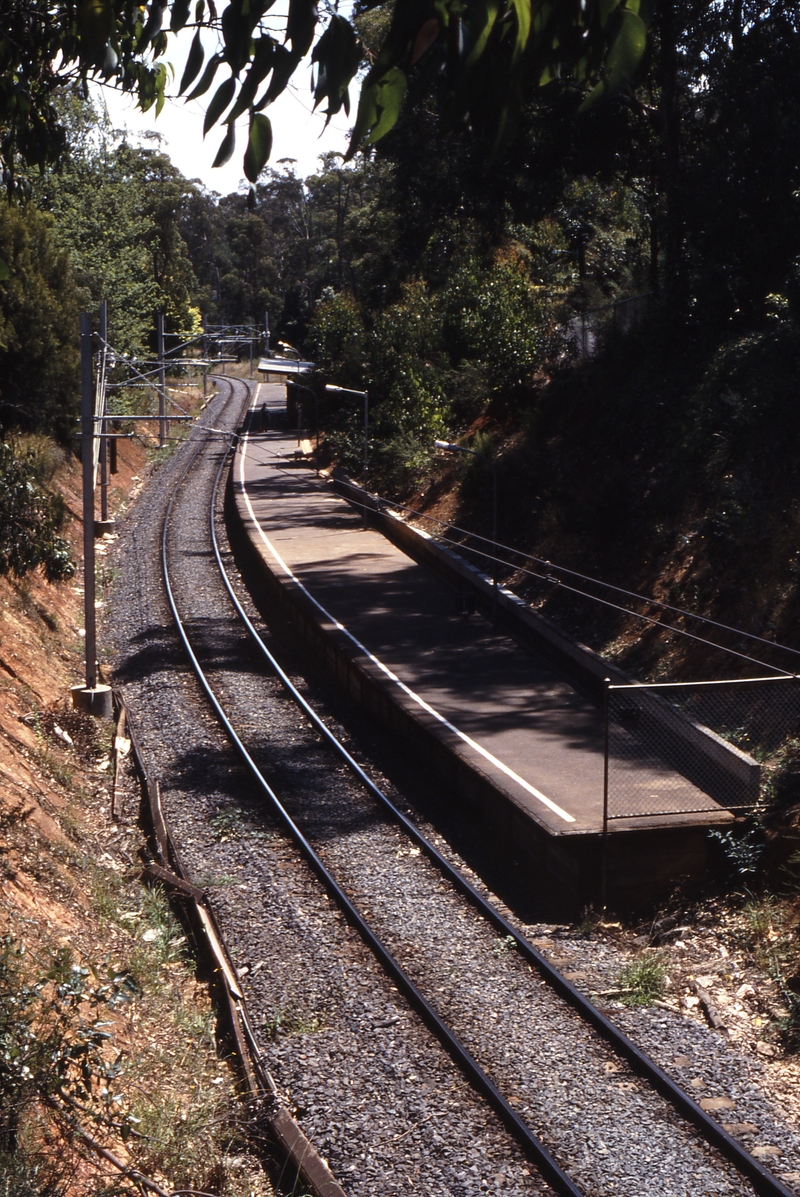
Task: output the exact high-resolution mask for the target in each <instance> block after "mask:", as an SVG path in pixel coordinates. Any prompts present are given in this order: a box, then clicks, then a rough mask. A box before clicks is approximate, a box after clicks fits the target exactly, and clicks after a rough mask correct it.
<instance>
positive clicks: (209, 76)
mask: <svg viewBox="0 0 800 1197" xmlns="http://www.w3.org/2000/svg"><path fill="white" fill-rule="evenodd" d="M221 62H222V59H221V58H220V56H219V54H215V55H214V56H213V57H212V58H209V60H208V66H207V67H206V69H205V70H204V71H203V77H202V78H201V80H200V82H199V83H198V85H197V87H196V88H195V89H194V91H193V92H191V93H190V94H189V95H188V96H187V97H186V99H187V100H196V99H197V97H198V96H203V95H205V93H206V92H207V91H208V89H209V87H210V86H211V84H212V83H213V82H214V76H215V75H216V73H217V67H218V66H219V64H220V63H221Z"/></svg>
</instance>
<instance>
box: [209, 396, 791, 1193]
mask: <svg viewBox="0 0 800 1197" xmlns="http://www.w3.org/2000/svg"><path fill="white" fill-rule="evenodd" d="M251 410H252V409H251ZM224 464H225V463H224V461H223V462H222V463H221V464H220V468H219V470H218V472H217V477H216V480H215V483H214V494H213V496H212V504H211V511H210V516H211V539H212V545H213V548H214V555H215V558H216V562H217V568H218V569H219V571H220V574H221V576H222V579H223V581H224V583H225V588H226V589H227V591H228V594H229V596H230V598H231V601H232V602H233V604H234V606H235V608H236V611H237V612H238V614H239V616H240V618H241V620H242V621H243V623H244V625H245V627H246V628H247V630H248V632H249V634H250V636H251V637H252V639H253V641H254V642H255V644H256V645H257V646H258V648H259V650H260V651H261V652H262V653H263V655H264V657H265V659H266V660H267V662H268V663H269V665H270V666H271V668H272V669H273V670H274V672H275V673H276V675H277V676H278V678H279V679H280V681H281V682H282V684H283V685H284V686H285V688H286V689H287V691H288V692H289V694H290V695H291V696H292V698H293V699H294V700H295V702H296V703H297V704H298V705H299V707H300V708H301V710H302V711H303V713H304V714H305V715H306V716H307V717H308V719H309V720H310V722H312V723H313V725H314V727H316V729H317V730H318V731H319V732H320V734H321V735H322V736H323V737H324V738H325V740H327V742H328V743H329V744H330V745H331V746H332V747H333V748H334V750H335V751H336V752H337V753H338V754H339V756H340V757H341V758H342V760H343V761H344V762H345V763H346V764H347V765H348V767H349V768H350V769H351V771H352V772H353V773H354V774H355V776H356V777H357V778H358V779H359V780H360V781H361V782H362V783H363V785H364V786H365V787H366V788H367V789H368V791H369V792H370V793H371V794H372V796H373V797H374V798H375V799H376V800H377V801H378V802H379V803H380V804H381V805H382V806H383V807H384V808H385V810H387V811H388V812H389V814H390V815H391V816H392V818H393V819H395V821H396V822H397V823H398V824H399V825H400V826H401V827H402V828H403V830H404V831H405V832H406V834H407V835H408V836H409V838H410V839H412V840H413V841H414V843H415V844H417V846H418V847H420V848H421V849H422V850H423V851H424V852H425V854H426V855H427V856H428V858H429V859H430V860H431V861H432V862H433V863H434V864H435V865H436V866H437V868H438V869H439V870H440V871H441V872H442V873H443V874H444V875H445V876H446V877H447V879H448V880H449V881H450V882H451V883H452V884H453V886H454V888H456V889H457V890H458V891H459V892H460V893H461V894H463V895H464V896H465V897H466V898H468V900H469V901H470V902H471V903H472V905H473V906H474V907H475V908H476V909H477V910H478V911H479V912H480V913H481V914H482V915H483V916H484V917H485V918H486V919H487V921H488V922H489V923H491V925H492V926H493V927H494V928H495V929H496V930H498V931H501V932H502V933H503V935H504V936H506V937H511V938H512V939H513V940H514V942H515V944H516V946H517V948H518V950H519V952H520V954H521V955H522V956H523V957H524V958H525V959H526V960H527V961H528V963H529V964H532V965H533V966H534V967H535V968H536V969H537V971H538V972H539V973H540V975H541V976H542V977H543V979H544V980H545V981H546V982H547V983H548V984H549V985H550V986H551V987H552V988H553V989H554V990H555V992H556V993H558V994H559V996H560V997H562V998H563V999H564V1000H565V1001H566V1002H567V1003H568V1004H569V1005H570V1006H571V1007H572V1008H573V1009H574V1010H575V1011H577V1013H578V1014H579V1015H580V1016H581V1017H582V1018H583V1019H584V1020H585V1021H586V1022H588V1023H589V1024H590V1025H592V1026H593V1027H594V1028H595V1029H596V1030H597V1031H598V1032H599V1033H600V1034H601V1035H602V1036H603V1038H604V1039H605V1040H606V1041H607V1042H608V1043H610V1044H611V1046H612V1047H613V1048H614V1049H615V1051H616V1052H617V1053H618V1054H619V1055H621V1056H623V1057H624V1058H625V1059H626V1060H627V1061H628V1063H629V1064H630V1065H631V1067H632V1068H633V1069H634V1071H635V1072H637V1073H638V1074H639V1075H640V1076H642V1077H643V1078H645V1079H646V1080H648V1081H649V1082H650V1083H651V1084H652V1086H653V1088H654V1089H656V1091H657V1092H658V1093H660V1094H661V1096H662V1097H664V1098H666V1099H667V1100H668V1101H669V1103H670V1104H671V1105H672V1106H673V1107H674V1108H675V1109H676V1110H677V1111H678V1113H680V1114H681V1115H682V1117H683V1118H685V1119H686V1120H687V1121H688V1122H689V1123H690V1124H691V1125H692V1126H694V1127H695V1128H696V1129H697V1130H698V1131H699V1132H700V1133H701V1135H702V1137H703V1138H704V1139H705V1140H706V1141H707V1142H708V1143H710V1144H711V1145H712V1146H714V1147H716V1148H717V1150H719V1151H720V1153H721V1154H722V1155H724V1156H725V1157H726V1158H727V1159H728V1160H730V1162H731V1163H732V1164H734V1166H735V1167H736V1168H737V1170H738V1171H739V1172H740V1173H741V1174H742V1175H743V1176H745V1177H747V1179H748V1180H749V1181H750V1182H751V1183H752V1184H753V1187H754V1188H755V1190H756V1192H758V1193H759V1194H761V1195H763V1197H795V1194H794V1193H793V1192H792V1190H791V1189H788V1188H787V1187H786V1186H785V1185H784V1184H783V1183H782V1182H781V1181H780V1180H779V1179H778V1177H776V1176H775V1175H774V1174H773V1173H772V1172H770V1171H769V1169H767V1168H765V1167H764V1166H763V1165H762V1164H761V1163H759V1161H758V1160H757V1159H756V1158H755V1157H754V1156H752V1155H750V1153H749V1152H748V1151H746V1150H745V1148H744V1147H742V1145H741V1144H740V1143H739V1142H738V1141H737V1140H736V1139H734V1138H733V1136H732V1135H730V1134H729V1133H728V1132H727V1131H726V1130H725V1129H724V1128H723V1127H722V1126H721V1125H720V1124H719V1123H718V1122H717V1121H716V1120H715V1119H714V1118H712V1117H710V1115H709V1114H707V1113H706V1111H705V1110H703V1109H701V1108H700V1106H699V1105H698V1104H697V1102H696V1101H694V1100H693V1098H691V1097H690V1096H689V1094H688V1093H686V1092H685V1091H684V1090H683V1089H681V1087H680V1086H679V1085H678V1084H677V1083H676V1082H675V1081H674V1080H673V1079H672V1078H671V1077H670V1076H669V1075H668V1074H667V1073H666V1072H664V1070H663V1069H662V1068H660V1067H659V1066H658V1065H657V1064H656V1063H655V1061H654V1060H652V1059H651V1058H650V1057H649V1056H648V1055H647V1054H646V1053H645V1052H643V1051H642V1050H641V1048H639V1047H637V1045H636V1044H635V1043H634V1042H633V1041H632V1040H631V1039H629V1038H628V1036H627V1035H626V1034H625V1033H624V1032H623V1031H622V1030H620V1028H619V1027H617V1026H616V1025H615V1024H614V1023H613V1022H611V1020H610V1019H608V1018H606V1016H605V1015H604V1014H602V1013H601V1011H600V1010H598V1008H597V1007H596V1006H595V1005H593V1004H592V1002H590V1001H589V999H588V998H587V997H585V996H584V994H582V993H581V992H580V991H579V990H578V989H576V988H575V986H574V985H572V984H571V983H570V982H569V981H568V980H567V979H566V977H565V976H564V975H563V974H562V973H561V972H559V970H558V969H557V968H555V967H554V965H552V964H551V963H550V961H549V960H548V959H547V958H546V957H545V956H544V955H542V953H541V952H539V951H537V949H536V948H535V947H534V946H533V944H532V943H531V942H530V940H528V939H526V938H525V936H524V935H522V934H521V933H520V932H519V931H518V930H517V929H516V928H515V927H514V926H513V924H512V923H510V922H509V921H508V920H507V919H506V918H505V916H504V915H503V914H501V913H500V911H499V910H497V909H496V907H494V906H493V905H492V903H491V902H489V901H488V900H487V899H486V898H485V897H484V896H483V895H482V894H481V893H480V892H479V891H478V890H477V889H476V888H475V886H474V885H473V884H472V883H471V882H470V881H469V880H468V879H467V878H466V877H464V876H463V874H462V873H460V872H459V870H458V869H456V868H455V867H454V866H453V865H452V864H450V862H449V861H448V860H447V859H446V858H445V857H444V856H443V855H442V853H441V852H440V851H439V850H438V848H436V846H435V845H434V844H432V843H431V841H430V840H429V839H427V837H426V836H425V835H424V834H423V833H422V832H421V831H420V830H419V828H418V827H416V826H415V824H414V823H412V822H411V820H410V819H408V818H407V816H406V815H404V814H403V813H402V811H400V810H399V809H398V808H397V807H396V806H395V805H394V803H393V802H392V801H391V799H390V798H388V797H387V796H386V795H385V794H384V793H383V791H382V790H381V789H380V788H379V787H378V786H377V785H376V784H375V782H374V781H373V780H372V779H371V778H370V777H369V775H368V774H367V773H366V772H365V771H364V769H363V768H362V767H361V766H360V765H359V764H358V762H357V761H355V760H354V759H353V757H352V756H351V755H350V753H349V752H348V751H347V749H346V748H345V746H344V745H343V744H341V743H340V742H339V740H338V739H337V738H336V736H335V735H334V734H333V732H332V731H331V730H330V729H329V728H328V727H327V725H326V724H325V722H324V721H323V720H322V718H321V717H320V716H319V715H318V714H317V712H316V711H315V710H314V708H313V707H312V706H311V705H310V704H309V703H308V701H307V700H306V699H305V698H304V697H303V695H302V694H301V693H300V691H299V690H298V689H297V687H296V686H295V685H294V683H293V682H292V681H291V679H290V678H289V677H288V675H287V674H286V672H285V671H284V670H283V669H282V667H281V665H280V664H279V662H278V661H277V660H276V659H275V657H274V656H273V654H272V653H271V652H270V650H269V648H268V647H267V645H266V644H265V643H264V641H263V640H262V638H261V636H260V635H259V633H258V631H257V629H256V628H255V626H254V625H253V623H252V621H251V620H250V618H249V616H248V615H247V612H246V611H245V610H244V607H243V606H242V604H241V602H240V601H239V598H238V596H237V595H236V593H235V591H234V589H233V586H232V584H231V581H230V578H229V576H228V573H227V571H226V569H225V566H224V563H223V561H222V556H221V553H220V549H219V542H218V539H217V535H216V527H215V521H214V510H215V505H216V494H217V489H218V486H219V481H220V478H221V476H222V471H223V468H224ZM287 817H288V816H287ZM310 850H311V851H313V849H310ZM322 867H324V866H322ZM423 1000H424V999H423ZM437 1017H438V1016H437Z"/></svg>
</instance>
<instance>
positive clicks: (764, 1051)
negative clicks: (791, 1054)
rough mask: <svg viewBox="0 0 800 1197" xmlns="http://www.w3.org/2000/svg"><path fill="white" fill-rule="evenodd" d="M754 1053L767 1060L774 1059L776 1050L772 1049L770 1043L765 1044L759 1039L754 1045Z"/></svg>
mask: <svg viewBox="0 0 800 1197" xmlns="http://www.w3.org/2000/svg"><path fill="white" fill-rule="evenodd" d="M756 1051H757V1052H758V1054H759V1056H764V1058H765V1059H767V1060H772V1059H774V1058H775V1056H777V1054H778V1049H777V1048H776V1047H773V1045H772V1044H771V1043H765V1042H764V1040H763V1039H759V1041H758V1043H757V1044H756Z"/></svg>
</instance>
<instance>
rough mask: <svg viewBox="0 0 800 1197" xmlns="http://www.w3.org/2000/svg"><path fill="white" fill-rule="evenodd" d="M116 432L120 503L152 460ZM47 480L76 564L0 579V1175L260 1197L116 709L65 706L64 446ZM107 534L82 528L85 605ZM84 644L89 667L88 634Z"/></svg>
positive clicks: (75, 634) (77, 539)
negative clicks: (118, 742)
mask: <svg viewBox="0 0 800 1197" xmlns="http://www.w3.org/2000/svg"><path fill="white" fill-rule="evenodd" d="M118 444H119V453H118V472H117V473H116V474H115V475H114V476H112V479H111V483H112V485H111V495H110V499H111V508H112V512H114V513H115V514H116V515H117V516H119V515H121V514H122V512H123V511H124V509H125V507H126V506H127V505H128V504H129V503H130V502H131V501H132V500H133V498H135V496H136V494H137V492H138V490H139V489H140V488H141V486H142V485H144V482H145V480H146V477H147V475H148V472H149V470H150V469H151V463H149V462H148V453H147V451H146V450H145V448H144V447H143V446H142V445H141V444H140V443H137V442H133V441H131V442H129V441H119V442H118ZM52 486H53V487H54V488H55V489H57V490H58V491H59V492H60V493H61V494H62V496H63V498H64V500H65V503H66V505H67V510H68V520H67V526H66V528H65V529H64V534H65V535H66V537H67V538H68V540H69V542H70V544H71V546H72V551H73V555H74V557H75V559H76V562H77V563H78V571H77V573H76V575H75V577H74V578H73V579H72V580H71V581H70V582H67V583H63V584H60V585H57V586H54V585H49V584H48V583H46V582H45V581H44V580H43V579H42V578H41V577H40V576H38V575H34V576H29V577H28V578H25V579H23V580H21V581H20V580H11V579H7V578H4V579H0V610H1V611H2V619H1V620H0V1056H4V1058H5V1063H3V1062H2V1059H0V1090H2V1091H3V1094H4V1100H3V1102H2V1103H0V1174H2V1175H3V1176H4V1177H5V1176H8V1177H11V1178H12V1179H13V1180H14V1182H15V1183H16V1184H18V1185H19V1191H20V1192H23V1191H25V1192H27V1191H28V1189H29V1188H30V1191H31V1192H34V1191H36V1192H38V1191H40V1189H41V1186H42V1185H43V1184H45V1185H47V1186H49V1187H47V1191H48V1192H51V1193H52V1194H53V1195H54V1197H79V1195H80V1197H83V1195H84V1194H86V1195H87V1197H88V1194H95V1193H97V1192H99V1191H100V1190H101V1189H102V1191H107V1185H108V1184H109V1183H111V1181H112V1180H113V1181H114V1182H115V1183H121V1185H122V1189H123V1190H124V1191H131V1192H134V1191H141V1190H139V1189H138V1188H136V1187H135V1186H134V1185H133V1184H132V1183H131V1182H130V1181H123V1180H122V1177H121V1175H120V1172H119V1169H118V1167H117V1166H115V1164H114V1163H113V1162H112V1161H111V1159H110V1157H109V1155H108V1153H109V1152H110V1154H111V1156H113V1157H114V1158H115V1159H116V1160H117V1163H118V1164H122V1165H126V1166H131V1165H135V1166H136V1167H138V1168H139V1169H141V1171H142V1172H143V1173H144V1174H145V1175H146V1176H148V1177H149V1178H151V1179H152V1180H154V1181H155V1182H156V1183H157V1184H160V1185H162V1186H165V1187H166V1188H167V1189H174V1188H176V1187H184V1188H185V1187H193V1188H199V1189H202V1190H205V1191H211V1192H214V1193H218V1194H231V1195H238V1194H240V1193H241V1194H242V1195H243V1194H245V1193H247V1194H255V1197H262V1195H263V1197H266V1195H267V1194H269V1193H271V1192H272V1189H271V1186H270V1183H269V1181H268V1179H267V1177H266V1175H265V1174H264V1173H263V1171H262V1169H261V1167H260V1165H259V1164H258V1163H257V1162H256V1161H255V1160H254V1159H253V1158H251V1156H250V1155H249V1153H248V1148H247V1146H246V1143H245V1139H244V1136H243V1133H242V1128H241V1127H240V1125H239V1123H238V1120H239V1119H240V1117H241V1115H240V1113H239V1112H238V1110H237V1104H236V1101H235V1099H234V1082H233V1078H232V1074H231V1072H230V1070H229V1069H228V1068H227V1066H226V1065H225V1064H224V1063H223V1062H222V1061H221V1060H220V1059H219V1057H218V1053H217V1045H216V1040H215V1019H214V1015H213V1011H212V1009H211V1003H210V999H209V995H208V990H207V986H206V985H205V984H201V983H200V982H199V981H198V980H197V978H196V976H195V974H194V970H193V966H192V962H191V961H190V960H189V958H188V956H187V954H186V941H185V938H184V936H183V932H182V928H181V926H180V924H179V923H178V922H177V921H176V919H175V918H174V916H173V915H172V913H171V912H170V909H169V906H168V904H167V902H166V901H165V899H164V897H163V895H162V894H161V893H159V892H157V891H155V892H154V891H152V890H147V889H145V888H144V887H143V885H142V884H141V882H140V880H139V874H140V869H141V866H140V860H139V854H140V850H141V847H142V843H141V834H140V831H139V829H138V806H139V794H138V787H137V784H136V779H135V777H134V776H133V772H132V769H131V768H130V765H129V759H130V758H128V759H127V761H123V766H122V767H121V768H120V771H119V776H118V777H117V778H116V786H115V785H114V781H115V779H114V762H113V757H114V728H113V725H112V723H111V722H110V721H108V722H103V721H95V720H93V719H91V718H90V717H89V716H86V715H81V714H79V713H77V712H75V711H73V710H72V709H71V701H70V686H72V685H76V684H80V683H81V682H82V680H83V671H84V651H83V585H82V563H81V542H82V524H81V519H80V513H81V476H80V465H79V463H78V462H77V461H76V460H75V459H74V458H72V457H69V458H68V459H67V460H65V461H64V462H63V464H62V465H61V466H60V467H59V468H58V470H57V472H56V475H55V477H54V479H53V482H52ZM108 545H109V541H108V539H107V538H106V539H103V540H100V541H98V542H97V579H98V592H97V593H98V603H99V605H100V606H102V603H103V598H104V592H105V583H106V582H108V581H110V577H109V576H108V571H107V570H106V567H105V565H104V562H105V555H106V552H107V549H108ZM99 655H100V657H101V671H102V669H103V665H102V657H103V651H102V644H101V646H100V654H99ZM112 789H114V791H115V793H114V810H113V811H112ZM9 1060H10V1061H11V1062H10V1063H9V1062H8V1061H9ZM103 1151H105V1152H106V1153H107V1154H106V1155H103Z"/></svg>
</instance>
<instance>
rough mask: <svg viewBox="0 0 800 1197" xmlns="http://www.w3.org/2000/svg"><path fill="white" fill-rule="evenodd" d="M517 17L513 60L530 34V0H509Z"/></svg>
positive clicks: (522, 49)
mask: <svg viewBox="0 0 800 1197" xmlns="http://www.w3.org/2000/svg"><path fill="white" fill-rule="evenodd" d="M511 3H512V6H513V8H514V12H515V13H516V17H517V39H516V42H515V43H514V61H516V60H517V59H518V58H519V57H520V55H521V54H522V52H523V51H524V49H525V47H526V46H527V44H528V38H529V37H530V35H531V0H511Z"/></svg>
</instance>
